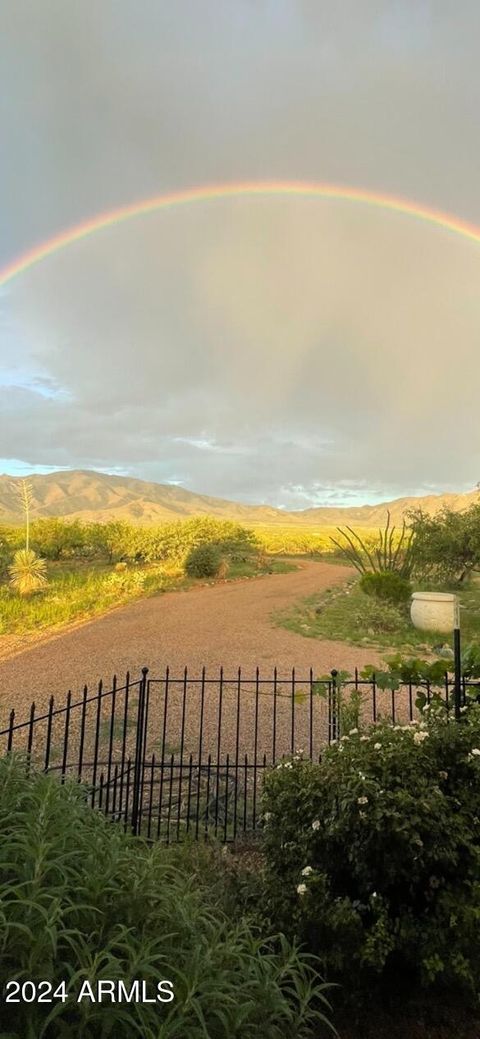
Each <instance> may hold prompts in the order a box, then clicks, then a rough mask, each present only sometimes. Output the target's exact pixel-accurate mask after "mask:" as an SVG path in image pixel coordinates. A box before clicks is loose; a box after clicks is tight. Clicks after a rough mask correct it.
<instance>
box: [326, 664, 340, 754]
mask: <svg viewBox="0 0 480 1039" xmlns="http://www.w3.org/2000/svg"><path fill="white" fill-rule="evenodd" d="M330 674H331V676H332V685H331V687H330V703H329V712H328V713H329V716H330V717H329V722H330V726H329V727H330V741H332V740H337V739H338V734H339V732H338V730H339V717H338V687H337V675H338V671H337V670H336V669H335V668H332V670H331V671H330Z"/></svg>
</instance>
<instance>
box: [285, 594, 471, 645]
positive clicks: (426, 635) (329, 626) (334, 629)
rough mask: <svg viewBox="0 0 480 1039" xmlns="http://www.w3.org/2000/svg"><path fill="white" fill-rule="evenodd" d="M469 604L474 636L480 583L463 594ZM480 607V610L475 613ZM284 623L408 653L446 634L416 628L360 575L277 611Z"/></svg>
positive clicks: (466, 615)
mask: <svg viewBox="0 0 480 1039" xmlns="http://www.w3.org/2000/svg"><path fill="white" fill-rule="evenodd" d="M461 601H462V602H463V604H464V606H465V609H464V610H463V611H462V627H464V630H465V632H466V634H468V635H469V636H473V635H474V634H475V633H478V632H480V588H476V589H473V588H471V589H469V592H468V593H467V594H466V593H462V594H461ZM477 611H478V612H477ZM274 620H275V622H276V623H277V624H279V625H280V626H281V627H284V628H287V629H288V630H289V631H295V632H297V633H298V634H299V635H305V636H306V637H307V638H319V639H331V640H332V641H334V642H348V643H349V644H351V645H354V646H372V647H380V648H383V647H395V648H398V649H402V650H404V651H405V652H408V651H409V650H416V649H417V648H418V647H420V646H423V647H424V648H426V649H429V648H430V647H433V646H435V645H438V643H439V642H443V641H444V639H445V636H443V635H439V634H438V633H435V632H425V631H418V630H417V629H416V628H414V627H413V625H412V623H411V621H410V617H409V613H408V609H407V608H406V607H401V606H397V605H393V604H392V603H388V602H381V601H378V600H376V599H374V598H372V597H370V596H367V595H365V593H364V592H362V590H361V588H360V586H359V582H358V580H357V579H354V580H352V581H349V582H347V583H346V584H342V585H339V586H338V587H335V588H332V589H329V590H328V591H326V592H325V593H323V595H311V596H308V597H307V598H305V599H302V600H301V601H300V602H299V603H298V604H297V605H296V606H294V607H293V608H292V609H289V610H288V611H282V612H280V613H277V614H275V615H274Z"/></svg>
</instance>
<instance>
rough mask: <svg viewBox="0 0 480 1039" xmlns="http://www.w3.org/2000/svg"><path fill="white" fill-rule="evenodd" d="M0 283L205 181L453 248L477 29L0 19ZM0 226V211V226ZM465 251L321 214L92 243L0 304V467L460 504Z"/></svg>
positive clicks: (318, 500)
mask: <svg viewBox="0 0 480 1039" xmlns="http://www.w3.org/2000/svg"><path fill="white" fill-rule="evenodd" d="M0 21H1V23H2V24H1V33H0V37H1V43H0V51H1V54H0V80H1V81H2V82H1V87H2V89H1V95H0V96H1V98H2V101H1V110H0V120H1V140H2V157H1V164H0V190H1V197H2V198H3V200H4V205H3V207H2V209H3V233H2V236H1V243H0V247H1V258H2V260H3V262H4V263H7V262H9V261H10V260H11V259H13V258H14V257H15V256H17V255H21V254H22V252H23V251H25V250H26V249H28V248H29V247H31V246H32V245H33V244H35V243H37V242H40V241H42V240H44V239H46V238H48V237H51V236H52V235H53V234H55V233H57V232H58V231H60V230H61V229H62V228H65V227H66V226H70V225H74V224H75V223H78V222H80V221H81V220H83V219H86V218H88V217H91V216H92V215H94V214H95V213H98V212H101V211H103V210H109V209H113V208H114V207H115V206H117V205H120V204H123V203H129V202H131V201H134V200H137V199H138V200H139V199H142V198H146V197H149V196H152V195H155V194H160V193H161V192H168V191H173V190H180V189H182V188H187V187H189V186H192V185H198V184H205V183H209V182H222V181H237V180H255V179H260V180H262V179H265V180H299V181H300V180H308V181H331V182H335V183H338V184H344V185H346V184H351V185H356V186H358V187H362V188H365V189H368V190H371V191H377V192H381V193H387V194H395V195H401V196H403V197H409V198H411V199H414V200H416V201H417V202H419V203H423V204H425V205H428V206H431V207H435V208H437V209H440V210H446V211H449V212H451V213H455V214H456V215H458V216H460V217H462V218H463V219H465V220H468V221H470V222H472V223H477V224H480V197H479V196H478V176H479V166H480V139H479V138H478V135H477V134H476V132H475V130H476V125H477V122H478V114H477V113H478V110H479V103H480V97H479V94H480V68H479V66H478V61H477V54H476V41H478V38H479V37H480V10H479V8H478V5H477V4H474V3H471V4H469V3H465V4H464V5H463V6H462V18H461V19H460V18H459V17H458V8H457V9H456V5H455V4H454V3H453V2H451V3H450V2H442V0H436V2H435V3H433V2H432V3H422V2H421V0H415V2H412V3H409V2H407V0H403V2H402V3H393V2H387V0H385V2H384V3H381V2H376V3H373V2H370V0H362V2H357V0H351V2H350V0H349V2H345V3H343V4H341V5H333V4H330V3H323V2H322V0H318V2H313V0H291V2H288V0H275V2H273V0H271V2H269V0H263V2H262V0H235V2H234V0H231V2H230V0H202V2H201V3H197V2H194V0H177V2H176V3H175V4H170V3H166V2H165V3H163V2H161V0H160V2H158V0H156V2H153V0H152V2H150V0H142V3H141V4H137V3H133V2H125V0H115V2H108V0H104V2H103V3H102V4H98V3H97V2H90V0H84V2H83V3H82V4H76V3H73V2H71V0H66V2H63V3H58V2H53V0H44V2H43V3H42V4H38V3H37V2H36V0H31V2H30V0H7V3H6V4H4V5H3V8H2V15H1V18H0ZM5 200H6V203H5ZM479 282H480V245H479V244H478V243H475V242H473V241H469V240H467V239H466V238H462V237H460V236H459V235H456V234H453V233H452V232H448V231H446V230H444V229H442V228H440V227H437V226H432V225H429V224H427V223H425V222H424V221H420V220H417V219H414V218H412V217H409V216H402V215H400V214H398V213H392V212H390V211H386V210H378V209H371V208H369V207H365V206H362V205H360V204H354V203H352V202H347V201H342V202H340V201H334V200H326V199H312V198H298V197H297V198H293V197H289V196H282V197H243V198H236V199H217V200H212V201H208V202H197V203H195V204H192V205H189V206H186V207H181V208H170V209H167V210H163V211H160V212H156V213H153V214H151V215H149V216H143V217H137V218H135V219H134V220H131V221H129V222H128V223H125V224H119V225H116V226H115V225H114V226H112V227H109V228H104V229H102V230H101V231H99V232H97V233H96V234H95V235H91V236H89V237H87V238H85V239H83V240H82V241H80V242H77V243H76V244H74V245H71V246H69V247H68V248H65V249H64V250H62V251H60V252H57V253H56V254H53V255H52V256H50V257H49V258H48V259H45V260H43V261H42V262H41V263H39V264H37V265H35V266H33V267H31V268H30V269H29V270H27V271H25V272H24V273H23V274H21V275H19V276H18V277H17V278H16V279H15V280H12V281H11V282H9V283H7V284H6V285H5V286H4V287H3V289H2V290H0V336H1V341H0V342H1V346H0V351H1V353H0V459H1V461H0V468H3V469H5V470H7V471H11V472H13V471H15V472H17V471H30V470H32V471H33V470H35V469H38V471H40V470H43V467H51V468H60V467H64V466H65V467H71V468H96V469H103V470H110V471H115V472H124V473H128V474H130V475H133V476H138V477H143V478H145V479H149V480H152V479H153V480H158V481H160V482H168V481H172V482H178V483H181V484H182V485H183V486H185V487H186V488H188V489H191V490H195V491H198V492H203V493H206V494H211V495H216V496H221V497H225V498H232V499H237V500H243V501H248V502H268V503H270V504H275V505H280V506H284V507H286V508H301V507H303V506H305V507H306V506H308V505H311V504H322V503H325V504H328V503H330V502H335V503H339V504H340V503H342V502H346V503H350V502H351V503H362V502H373V501H378V500H381V499H382V498H383V499H385V498H388V497H392V496H400V495H403V494H413V493H422V492H432V491H435V490H438V491H447V490H452V491H462V490H468V489H471V488H472V487H473V485H474V484H475V483H476V482H477V480H479V479H480V471H479V467H480V462H479V460H478V450H477V445H478V438H479V432H480V417H479V415H480V411H479V408H478V403H477V395H478V391H477V387H478V382H479V375H480V360H479V357H480V351H479V340H480V292H479Z"/></svg>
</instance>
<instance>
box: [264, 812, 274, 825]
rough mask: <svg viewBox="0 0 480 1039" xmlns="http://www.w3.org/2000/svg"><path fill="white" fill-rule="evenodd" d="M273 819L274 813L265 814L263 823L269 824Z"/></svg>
mask: <svg viewBox="0 0 480 1039" xmlns="http://www.w3.org/2000/svg"><path fill="white" fill-rule="evenodd" d="M271 818H272V813H271V812H265V815H264V817H263V821H264V822H265V823H268V821H269V819H271Z"/></svg>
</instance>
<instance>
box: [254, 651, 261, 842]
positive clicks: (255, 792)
mask: <svg viewBox="0 0 480 1039" xmlns="http://www.w3.org/2000/svg"><path fill="white" fill-rule="evenodd" d="M259 677H260V672H259V670H258V667H257V670H256V675H255V736H254V744H253V819H254V823H253V825H254V826H255V804H256V800H257V757H258V695H259Z"/></svg>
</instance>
